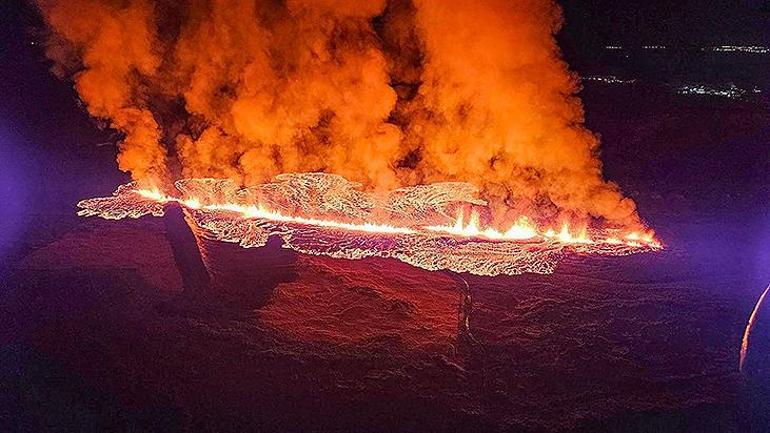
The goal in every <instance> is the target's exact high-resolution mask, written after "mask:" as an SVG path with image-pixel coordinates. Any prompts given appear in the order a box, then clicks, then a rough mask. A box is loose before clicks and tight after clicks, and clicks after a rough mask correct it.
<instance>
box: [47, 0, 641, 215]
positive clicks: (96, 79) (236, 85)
mask: <svg viewBox="0 0 770 433" xmlns="http://www.w3.org/2000/svg"><path fill="white" fill-rule="evenodd" d="M37 3H38V6H39V8H40V10H41V12H42V14H43V16H44V17H45V19H46V22H47V23H48V24H49V25H50V28H51V30H52V31H51V37H50V39H49V42H48V45H47V53H48V55H49V57H50V58H51V59H52V60H54V71H55V72H56V73H57V74H58V75H59V76H61V77H72V78H73V79H74V81H75V83H76V88H77V90H78V92H79V94H80V96H81V98H82V100H83V101H84V102H85V103H86V105H87V107H88V110H89V112H90V113H91V114H92V115H94V116H96V117H99V118H104V119H108V120H109V122H111V126H112V127H114V128H116V129H118V130H120V131H122V132H123V133H124V134H125V138H124V139H123V141H122V143H121V144H120V155H119V157H118V162H119V166H120V168H121V169H122V170H125V171H130V172H131V174H132V176H133V177H134V178H135V179H137V180H139V181H141V182H145V183H164V182H166V183H167V182H169V181H170V180H173V179H175V178H179V177H218V178H230V179H233V180H235V181H237V182H240V183H243V184H246V185H249V184H257V183H262V182H264V181H267V180H269V179H270V178H272V177H273V176H274V175H276V174H278V173H283V172H307V171H326V172H333V173H337V174H340V175H342V176H344V177H346V178H348V179H351V180H356V181H360V182H362V183H363V184H364V185H365V186H366V187H368V188H372V189H391V188H394V187H399V186H404V185H414V184H418V183H425V182H436V181H467V182H471V183H474V184H476V185H478V186H479V187H480V188H481V189H482V193H483V195H484V197H485V198H486V199H488V200H490V202H491V203H492V205H493V206H492V208H493V209H495V210H496V213H497V214H496V215H494V217H495V219H499V220H502V219H503V218H505V219H508V220H510V218H511V217H512V215H508V213H513V214H516V215H519V214H522V213H524V214H528V215H530V216H532V217H535V218H536V219H551V220H554V219H558V218H565V217H568V218H571V219H574V218H580V219H583V220H588V219H590V218H601V219H604V220H606V221H607V222H609V223H610V224H614V225H622V226H635V225H639V224H640V221H639V219H638V216H637V214H636V210H635V205H634V203H633V201H631V200H630V199H627V198H624V197H623V196H622V194H621V193H620V191H619V189H618V187H617V186H616V185H615V184H613V183H610V182H606V181H604V180H603V178H602V173H601V161H600V160H599V158H598V155H597V151H598V140H597V138H596V137H595V136H594V135H593V134H592V133H591V132H590V131H588V130H586V129H585V128H584V127H583V111H582V105H581V103H580V101H579V100H578V99H577V98H576V97H575V96H574V95H575V92H576V91H577V87H578V81H577V79H576V77H575V76H574V75H573V74H572V73H570V72H569V70H568V68H567V65H566V64H565V63H564V62H563V61H562V60H561V59H560V54H559V50H558V47H557V44H556V42H555V40H554V34H555V33H556V32H557V31H558V30H559V28H560V25H561V20H562V18H561V11H560V9H559V7H558V6H557V5H556V4H555V3H554V2H553V1H550V0H517V1H510V0H478V1H462V0H389V1H386V0H379V1H360V0H190V1H174V0H162V1H150V0H38V1H37Z"/></svg>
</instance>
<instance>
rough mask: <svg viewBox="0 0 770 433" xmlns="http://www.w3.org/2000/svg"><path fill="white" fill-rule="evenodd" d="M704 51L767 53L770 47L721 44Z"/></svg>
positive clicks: (769, 51)
mask: <svg viewBox="0 0 770 433" xmlns="http://www.w3.org/2000/svg"><path fill="white" fill-rule="evenodd" d="M703 50H704V51H706V50H708V51H716V52H720V53H736V52H739V53H750V54H767V53H770V48H768V47H765V46H761V45H720V46H718V47H706V48H703Z"/></svg>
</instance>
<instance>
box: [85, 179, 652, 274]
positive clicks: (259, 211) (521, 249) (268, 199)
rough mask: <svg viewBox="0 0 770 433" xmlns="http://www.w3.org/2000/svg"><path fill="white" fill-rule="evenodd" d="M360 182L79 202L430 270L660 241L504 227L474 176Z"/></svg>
mask: <svg viewBox="0 0 770 433" xmlns="http://www.w3.org/2000/svg"><path fill="white" fill-rule="evenodd" d="M357 187H358V184H355V183H353V182H348V181H347V180H345V179H344V178H342V177H340V176H336V175H329V174H323V173H302V174H285V175H281V176H278V177H277V178H276V182H274V183H268V184H263V185H259V186H256V187H250V188H245V189H239V188H238V187H237V186H236V184H235V183H233V182H232V181H229V180H219V179H187V180H182V181H179V182H177V183H176V189H177V190H178V192H179V194H178V195H167V194H164V193H162V192H160V191H158V190H152V189H143V188H140V187H138V185H137V184H135V183H132V184H127V185H123V186H121V187H119V188H118V190H117V191H116V192H115V194H114V195H113V196H112V197H106V198H96V199H89V200H84V201H82V202H80V203H79V204H78V206H79V207H80V208H81V210H80V212H79V215H81V216H99V217H102V218H105V219H122V218H138V217H141V216H144V215H148V214H149V215H155V216H162V215H163V209H164V206H166V205H168V204H170V203H178V204H179V205H181V206H182V207H183V208H184V210H185V212H186V213H187V214H188V216H190V217H191V220H192V221H194V223H195V224H196V225H197V226H198V227H199V228H202V229H203V230H204V231H205V233H206V235H207V236H208V237H210V238H213V239H216V240H221V241H226V242H236V243H239V244H240V245H242V246H244V247H259V246H263V245H265V243H266V242H267V239H268V237H270V236H273V235H276V236H280V237H281V238H282V239H283V241H284V246H285V247H286V248H291V249H294V250H296V251H299V252H303V253H308V254H322V255H329V256H332V257H339V258H346V259H360V258H364V257H370V256H379V257H392V258H396V259H399V260H402V261H404V262H407V263H410V264H412V265H414V266H417V267H422V268H425V269H430V270H439V269H450V270H453V271H457V272H470V273H474V274H479V275H498V274H520V273H523V272H538V273H548V272H552V271H553V269H554V266H555V264H556V262H557V259H558V257H559V256H560V255H561V254H563V253H567V252H573V253H577V254H603V255H627V254H632V253H637V252H646V251H655V250H658V249H660V248H661V245H660V243H659V242H658V241H657V240H655V238H654V235H653V234H652V232H649V233H647V232H645V233H638V232H632V233H625V234H623V233H618V231H617V230H609V229H606V230H599V229H590V230H589V228H588V227H580V228H576V229H575V228H571V227H570V225H569V224H568V223H566V222H565V223H563V224H562V225H561V226H560V228H559V230H558V231H557V230H555V229H553V228H541V227H538V226H537V225H536V224H535V223H534V222H533V221H531V220H530V219H529V218H528V217H526V216H520V217H519V218H517V219H516V220H515V221H514V222H513V223H512V224H509V225H508V227H506V228H505V229H504V230H498V229H496V228H494V227H491V226H489V225H486V224H484V223H483V222H482V216H481V215H482V213H483V211H485V210H486V203H485V202H484V201H482V200H480V199H478V198H477V197H475V188H474V187H473V186H471V185H468V184H462V183H439V184H432V185H420V186H417V187H410V188H401V189H398V190H395V191H392V192H389V193H386V194H374V193H367V192H362V191H359V190H358V189H357ZM451 215H454V216H451Z"/></svg>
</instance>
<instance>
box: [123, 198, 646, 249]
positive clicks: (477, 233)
mask: <svg viewBox="0 0 770 433" xmlns="http://www.w3.org/2000/svg"><path fill="white" fill-rule="evenodd" d="M134 191H135V192H136V193H137V194H138V195H140V196H141V197H144V198H147V199H150V200H153V201H156V202H159V203H171V202H176V203H179V204H181V205H183V206H186V207H187V208H190V209H195V210H205V211H229V212H234V213H237V214H240V215H241V216H242V217H243V218H251V219H263V220H268V221H272V222H280V223H290V224H302V225H309V226H316V227H324V228H336V229H341V230H347V231H354V232H366V233H381V234H402V235H413V234H419V233H425V232H426V231H427V232H432V233H439V234H443V235H447V236H452V237H460V238H477V239H485V240H492V241H535V240H542V241H546V242H555V243H562V244H594V243H604V244H610V245H617V244H626V245H628V246H630V247H641V246H647V247H650V248H654V249H657V248H660V247H661V245H660V243H659V242H658V241H657V240H655V239H654V237H653V236H652V235H651V234H648V233H644V234H639V233H637V232H632V233H629V234H627V235H626V236H625V240H621V239H618V238H615V237H606V238H603V239H596V240H594V239H592V238H590V237H588V235H587V232H586V230H585V229H582V230H580V231H579V232H578V234H572V233H571V232H570V229H569V225H568V224H566V223H565V224H563V225H562V228H561V230H560V231H559V232H558V233H557V232H555V231H554V230H553V229H547V230H546V231H544V232H540V231H539V230H538V229H537V227H535V226H534V225H533V224H532V223H531V222H530V221H529V219H528V218H527V217H525V216H522V217H520V218H519V219H518V220H517V221H516V223H514V224H513V225H512V226H511V227H510V229H508V230H507V231H505V232H500V231H498V230H496V229H494V228H491V227H487V228H483V229H482V228H481V223H480V222H479V215H478V213H477V212H472V213H471V216H470V220H469V222H468V223H467V224H465V223H464V215H463V213H462V210H461V211H459V212H458V215H457V219H456V221H455V223H454V224H453V225H426V226H421V227H419V228H411V227H404V226H395V225H389V224H377V223H349V222H343V221H335V220H330V219H320V218H308V217H302V216H293V215H285V214H283V213H281V212H277V211H273V210H269V209H266V208H265V207H263V206H262V205H243V204H238V203H212V204H203V203H202V202H201V201H200V200H199V199H197V198H190V199H182V198H177V197H171V196H168V195H165V194H163V193H161V192H160V191H158V190H149V189H135V190H134Z"/></svg>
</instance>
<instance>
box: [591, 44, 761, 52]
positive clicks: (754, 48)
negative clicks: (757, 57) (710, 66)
mask: <svg viewBox="0 0 770 433" xmlns="http://www.w3.org/2000/svg"><path fill="white" fill-rule="evenodd" d="M640 48H641V49H643V50H667V49H669V47H667V46H665V45H642V46H641V47H640ZM604 49H605V50H613V51H618V50H625V49H633V47H631V48H629V47H624V46H622V45H605V46H604ZM699 49H700V50H701V51H713V52H718V53H746V54H767V53H770V48H768V47H766V46H763V45H718V46H709V47H700V48H699Z"/></svg>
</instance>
